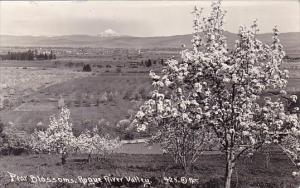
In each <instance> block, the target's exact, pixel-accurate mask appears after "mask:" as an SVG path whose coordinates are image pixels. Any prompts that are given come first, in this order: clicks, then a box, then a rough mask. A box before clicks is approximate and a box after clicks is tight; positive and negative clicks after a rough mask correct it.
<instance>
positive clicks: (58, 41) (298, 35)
mask: <svg viewBox="0 0 300 188" xmlns="http://www.w3.org/2000/svg"><path fill="white" fill-rule="evenodd" d="M225 36H226V37H227V42H228V45H229V48H232V47H233V45H234V42H235V40H236V39H237V34H234V33H230V32H225ZM279 38H280V40H281V43H282V44H283V46H284V49H285V51H286V52H287V53H289V54H300V32H295V33H281V34H280V36H279ZM191 39H192V34H189V35H175V36H161V37H132V36H121V35H119V34H118V33H116V32H114V31H113V30H106V31H104V32H103V33H101V34H99V35H98V36H90V35H65V36H53V37H47V36H11V35H0V46H41V47H42V46H52V47H103V48H136V49H142V48H180V47H181V45H182V44H185V45H186V47H191ZM258 39H260V40H261V41H262V42H265V43H268V44H270V43H271V42H272V34H271V33H266V34H259V35H258Z"/></svg>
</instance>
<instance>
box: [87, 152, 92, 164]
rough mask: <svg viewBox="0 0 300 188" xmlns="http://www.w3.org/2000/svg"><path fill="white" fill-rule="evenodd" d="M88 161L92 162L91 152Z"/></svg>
mask: <svg viewBox="0 0 300 188" xmlns="http://www.w3.org/2000/svg"><path fill="white" fill-rule="evenodd" d="M87 161H88V163H89V164H90V163H91V161H92V155H91V154H90V153H89V155H88V160H87Z"/></svg>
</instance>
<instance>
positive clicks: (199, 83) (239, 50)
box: [137, 1, 299, 188]
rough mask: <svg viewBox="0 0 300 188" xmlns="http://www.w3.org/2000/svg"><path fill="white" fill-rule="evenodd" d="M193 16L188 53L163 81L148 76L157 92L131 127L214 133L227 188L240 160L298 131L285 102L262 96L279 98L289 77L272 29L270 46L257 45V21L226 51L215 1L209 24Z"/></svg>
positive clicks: (242, 30) (196, 13) (173, 63)
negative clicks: (272, 93)
mask: <svg viewBox="0 0 300 188" xmlns="http://www.w3.org/2000/svg"><path fill="white" fill-rule="evenodd" d="M193 14H194V29H195V34H194V36H193V40H192V44H193V49H192V50H184V51H183V52H182V61H179V62H178V61H176V60H169V61H167V63H166V64H167V65H166V67H165V68H163V71H162V75H156V74H155V73H151V74H150V75H151V77H152V79H153V80H154V82H153V85H154V86H157V87H158V88H160V89H157V90H156V91H155V92H154V99H152V100H150V101H148V102H146V104H145V105H144V106H143V107H142V108H141V113H140V114H138V115H137V119H138V120H140V121H142V123H140V126H139V128H142V129H144V128H145V127H147V126H149V125H152V124H156V122H153V121H154V120H155V121H156V120H157V119H158V120H159V121H158V122H161V123H159V124H158V125H159V126H160V127H164V126H166V125H168V126H169V125H172V123H174V124H175V123H176V124H177V123H178V122H179V125H182V126H187V127H194V128H196V129H197V127H198V128H199V129H200V130H201V131H206V132H208V133H210V132H211V131H213V132H214V135H215V137H217V140H218V142H219V145H220V147H221V151H223V152H224V153H225V156H226V157H225V158H226V169H225V180H226V181H225V182H224V184H225V188H230V187H231V177H232V173H233V169H234V167H235V164H236V162H237V159H238V158H239V157H240V156H241V155H243V154H247V153H248V154H251V153H253V152H254V151H255V150H256V149H258V148H260V147H262V146H263V145H267V144H270V143H272V142H273V143H280V142H281V139H282V137H286V135H290V134H291V131H290V130H293V129H295V130H296V131H299V128H298V119H297V118H296V117H295V116H294V115H293V114H291V113H290V112H288V111H286V110H285V103H284V101H283V100H282V99H281V98H280V97H276V96H275V97H270V96H268V95H270V94H269V91H271V90H274V89H275V90H282V92H281V93H285V91H284V90H283V89H284V87H285V86H286V84H287V80H286V78H287V73H288V72H287V71H284V70H281V69H280V66H281V63H282V59H283V57H284V55H285V53H284V52H283V50H282V45H281V44H280V42H279V39H278V30H277V28H276V27H275V28H274V30H273V31H274V34H273V43H272V45H271V46H269V45H267V44H263V43H262V42H261V41H259V40H258V39H257V38H256V33H257V31H258V28H257V22H256V21H254V23H253V25H252V26H251V29H250V30H248V29H247V28H246V27H241V28H240V30H239V34H238V40H237V41H236V45H235V48H234V49H233V50H231V51H229V50H228V48H227V43H226V40H225V36H224V34H223V33H224V30H223V18H224V15H225V12H224V11H223V10H222V9H221V2H220V1H214V2H213V3H212V11H211V14H210V16H208V17H207V18H205V17H204V18H203V17H202V15H201V14H202V10H198V9H197V8H195V10H194V11H193ZM162 88H168V89H169V90H171V91H172V92H173V93H172V95H171V98H170V99H166V98H165V96H164V95H163V93H162V92H161V91H160V90H161V89H162ZM175 91H176V92H177V94H175ZM174 94H175V95H174ZM263 96H265V97H263ZM155 113H157V115H156V116H153V118H147V117H148V116H149V114H150V116H149V117H151V115H152V114H155ZM144 117H146V118H145V119H144ZM179 120H180V121H179ZM203 126H204V128H203ZM166 130H169V129H166ZM286 138H288V137H286Z"/></svg>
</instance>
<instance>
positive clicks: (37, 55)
mask: <svg viewBox="0 0 300 188" xmlns="http://www.w3.org/2000/svg"><path fill="white" fill-rule="evenodd" d="M0 57H1V59H2V60H29V61H33V60H51V59H56V55H55V54H54V53H53V51H52V50H51V51H50V53H47V52H38V51H37V50H34V51H33V50H28V51H26V52H10V51H9V52H7V54H5V55H1V56H0Z"/></svg>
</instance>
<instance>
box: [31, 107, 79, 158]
mask: <svg viewBox="0 0 300 188" xmlns="http://www.w3.org/2000/svg"><path fill="white" fill-rule="evenodd" d="M69 121H70V110H69V109H68V108H66V107H63V108H62V109H61V110H60V113H59V114H58V116H57V117H56V116H51V117H50V125H49V127H48V128H47V129H46V130H45V131H35V132H34V133H33V134H32V143H31V147H32V149H33V150H35V151H37V152H54V153H59V154H61V162H62V164H65V163H66V159H67V156H68V153H69V152H71V151H73V150H74V148H75V147H76V137H75V136H74V135H73V132H72V123H70V122H69Z"/></svg>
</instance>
